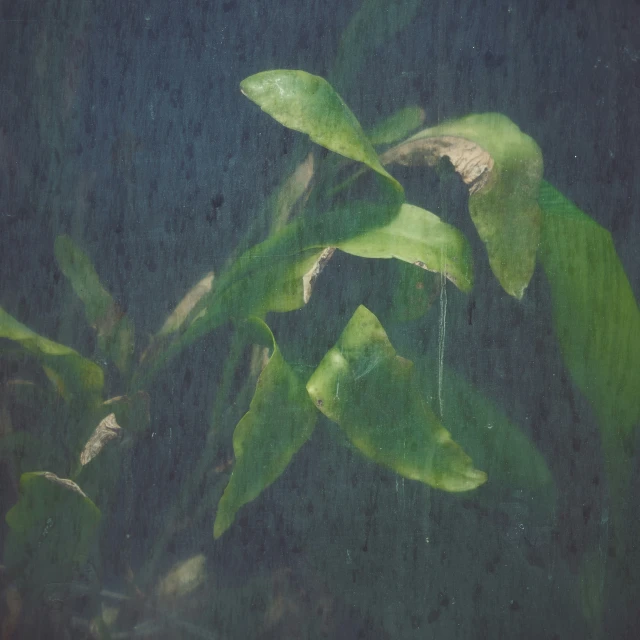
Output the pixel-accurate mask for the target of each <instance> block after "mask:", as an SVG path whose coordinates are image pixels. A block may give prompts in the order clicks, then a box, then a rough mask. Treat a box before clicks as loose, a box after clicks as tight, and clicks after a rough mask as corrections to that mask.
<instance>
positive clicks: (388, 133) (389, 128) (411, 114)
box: [367, 107, 425, 146]
mask: <svg viewBox="0 0 640 640" xmlns="http://www.w3.org/2000/svg"><path fill="white" fill-rule="evenodd" d="M424 118H425V113H424V109H422V108H421V107H406V108H405V109H400V110H399V111H396V112H395V113H394V114H393V115H391V116H389V117H388V118H386V119H385V120H383V121H382V122H380V123H378V124H376V125H375V126H374V127H373V128H372V129H370V130H369V131H367V136H368V138H369V140H370V141H371V144H373V145H376V146H377V145H382V144H393V143H394V142H398V140H403V139H404V138H406V137H407V136H408V135H409V134H410V133H411V132H412V131H415V130H416V129H417V128H418V127H420V126H421V125H422V124H423V122H424Z"/></svg>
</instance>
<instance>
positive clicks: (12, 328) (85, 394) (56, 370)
mask: <svg viewBox="0 0 640 640" xmlns="http://www.w3.org/2000/svg"><path fill="white" fill-rule="evenodd" d="M0 338H8V339H9V340H13V341H14V342H16V343H18V344H19V345H20V346H21V347H22V349H24V350H25V351H27V352H28V353H30V354H32V355H34V356H35V357H36V358H37V359H38V360H39V361H40V363H41V364H42V366H43V368H44V370H45V372H46V374H47V376H48V377H49V378H50V379H51V380H52V381H53V383H54V384H55V385H56V387H57V389H58V391H59V393H60V394H61V395H62V396H63V397H64V398H65V399H67V400H72V399H73V400H81V401H86V402H89V403H94V402H97V401H98V400H99V397H100V395H101V393H102V387H103V385H104V374H103V372H102V369H101V368H100V367H99V366H98V365H97V364H95V363H94V362H91V361H90V360H86V359H85V358H83V357H82V356H81V355H80V354H79V353H77V352H76V351H74V350H73V349H71V348H69V347H66V346H64V345H62V344H58V343H57V342H53V341H51V340H48V339H47V338H43V337H42V336H40V335H38V334H37V333H35V332H33V331H31V329H29V328H28V327H26V326H25V325H23V324H22V323H20V322H18V321H17V320H16V319H15V318H13V317H12V316H10V315H9V314H8V313H7V312H6V311H5V310H4V309H2V308H1V307H0Z"/></svg>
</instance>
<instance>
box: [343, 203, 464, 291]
mask: <svg viewBox="0 0 640 640" xmlns="http://www.w3.org/2000/svg"><path fill="white" fill-rule="evenodd" d="M336 246H337V247H338V249H341V250H342V251H345V252H346V253H350V254H352V255H356V256H361V257H363V258H397V259H398V260H402V261H404V262H408V263H410V264H414V265H417V266H419V267H421V268H423V269H426V270H427V271H435V272H437V273H442V274H444V275H445V276H446V277H447V278H448V279H449V280H451V282H453V283H454V284H455V285H456V286H457V287H458V288H459V289H460V290H462V291H469V290H470V289H471V287H472V285H473V261H472V255H471V247H470V246H469V243H468V242H467V240H466V238H465V237H464V235H463V234H462V233H460V231H458V230H457V229H456V228H455V227H452V226H451V225H449V224H447V223H445V222H442V220H440V218H438V216H436V215H434V214H433V213H431V212H430V211H426V210H425V209H421V208H420V207H416V206H413V205H410V204H403V205H402V207H400V213H399V214H398V215H397V216H396V217H395V218H393V219H392V220H391V222H389V224H387V225H385V226H383V227H378V228H375V229H371V230H370V231H366V232H365V233H363V234H361V235H359V236H355V237H354V238H350V239H348V240H346V241H344V242H341V243H338V244H337V245H336Z"/></svg>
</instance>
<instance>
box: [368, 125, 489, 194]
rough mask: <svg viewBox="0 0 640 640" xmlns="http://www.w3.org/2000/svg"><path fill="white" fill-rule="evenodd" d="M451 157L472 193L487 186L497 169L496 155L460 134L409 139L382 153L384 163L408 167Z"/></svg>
mask: <svg viewBox="0 0 640 640" xmlns="http://www.w3.org/2000/svg"><path fill="white" fill-rule="evenodd" d="M444 157H447V158H449V160H450V161H451V164H452V165H453V167H454V169H455V171H456V173H458V174H459V175H460V177H461V178H462V180H463V181H464V183H465V184H466V185H467V187H468V188H469V193H470V194H473V193H476V192H478V191H479V190H480V189H482V187H484V186H485V185H486V184H487V182H488V180H489V178H490V177H491V172H492V170H493V165H494V162H493V158H492V157H491V155H489V152H488V151H486V150H485V149H483V148H482V147H481V146H480V145H479V144H476V143H475V142H472V141H471V140H467V139H466V138H460V137H458V136H438V137H433V138H418V139H417V140H409V141H407V142H402V143H401V144H398V145H396V146H395V147H392V148H391V149H388V150H387V151H385V152H384V153H383V154H382V155H381V156H380V162H381V163H382V164H383V165H387V164H393V163H396V164H400V165H402V166H405V167H410V166H420V165H427V166H430V167H433V166H435V165H436V164H437V163H438V161H439V160H441V159H442V158H444Z"/></svg>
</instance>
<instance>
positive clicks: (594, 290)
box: [540, 182, 640, 535]
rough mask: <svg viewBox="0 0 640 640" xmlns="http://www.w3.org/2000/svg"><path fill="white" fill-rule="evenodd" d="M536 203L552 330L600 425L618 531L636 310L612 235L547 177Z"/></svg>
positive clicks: (638, 378)
mask: <svg viewBox="0 0 640 640" xmlns="http://www.w3.org/2000/svg"><path fill="white" fill-rule="evenodd" d="M540 206H541V207H542V211H543V214H544V225H543V234H542V244H541V250H540V256H541V261H542V265H543V267H544V271H545V273H546V275H547V278H548V280H549V285H550V287H551V295H552V301H553V319H554V325H555V329H556V334H557V336H558V340H559V342H560V348H561V349H562V355H563V357H564V360H565V363H566V365H567V368H568V369H569V372H570V373H571V377H572V378H573V380H574V382H575V383H576V385H577V386H578V388H579V389H580V390H581V391H582V393H583V394H584V395H585V396H586V397H587V398H588V399H589V401H590V402H591V405H592V406H593V408H594V410H595V413H596V416H597V418H598V421H599V424H600V431H601V434H602V441H603V447H604V453H605V458H606V463H607V471H608V474H609V483H610V491H611V494H612V502H613V518H614V524H615V526H616V533H617V534H619V535H622V532H623V531H624V529H626V519H625V516H624V511H625V501H626V499H627V493H628V490H629V480H630V477H631V473H632V456H631V454H630V451H631V449H632V446H633V439H634V434H635V429H636V428H637V426H638V424H640V310H639V309H638V303H637V301H636V299H635V297H634V295H633V291H632V290H631V286H630V285H629V281H628V279H627V276H626V274H625V272H624V269H623V267H622V265H621V264H620V260H619V259H618V256H617V254H616V250H615V247H614V245H613V241H612V239H611V234H610V233H609V232H608V231H607V230H606V229H603V228H602V227H601V226H600V225H599V224H597V223H596V222H595V221H594V220H592V219H591V218H589V217H588V216H587V215H585V214H584V213H583V212H582V211H580V209H578V208H577V207H576V206H575V205H574V204H572V203H571V202H570V201H569V200H567V199H566V198H565V197H563V196H562V194H561V193H560V192H558V191H557V190H556V189H554V188H553V187H552V186H551V185H549V184H548V183H546V182H544V183H543V184H542V188H541V191H540Z"/></svg>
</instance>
